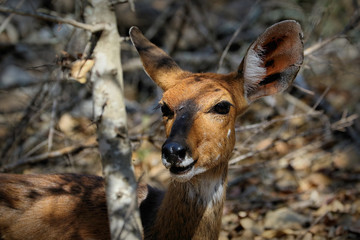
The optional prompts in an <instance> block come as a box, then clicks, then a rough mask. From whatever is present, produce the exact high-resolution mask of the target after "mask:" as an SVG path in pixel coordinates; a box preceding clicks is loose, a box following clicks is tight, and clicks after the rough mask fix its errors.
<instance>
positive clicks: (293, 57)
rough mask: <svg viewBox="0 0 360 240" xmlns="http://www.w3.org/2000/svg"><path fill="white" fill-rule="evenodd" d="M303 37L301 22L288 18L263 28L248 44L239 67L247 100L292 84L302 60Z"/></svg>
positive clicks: (279, 90)
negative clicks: (264, 29) (251, 42)
mask: <svg viewBox="0 0 360 240" xmlns="http://www.w3.org/2000/svg"><path fill="white" fill-rule="evenodd" d="M302 40H303V34H302V31H301V27H300V24H298V23H297V22H296V21H292V20H287V21H283V22H279V23H277V24H274V25H272V26H271V27H269V28H268V29H266V31H265V32H264V33H263V34H262V35H261V36H260V37H259V38H258V39H257V40H256V41H255V42H254V43H253V44H252V45H251V46H250V48H249V49H248V51H247V53H246V56H245V58H244V60H243V62H242V63H241V64H240V66H239V69H238V72H239V73H242V75H243V77H244V91H245V97H246V98H247V100H248V101H249V102H252V101H254V100H256V99H258V98H260V97H263V96H268V95H272V94H275V93H278V92H281V91H284V90H285V89H286V88H288V87H289V86H290V85H291V83H292V82H293V80H294V79H295V77H296V74H297V73H298V71H299V69H300V66H301V64H302V62H303V59H304V46H303V41H302Z"/></svg>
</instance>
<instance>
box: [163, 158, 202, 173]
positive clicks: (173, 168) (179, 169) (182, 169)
mask: <svg viewBox="0 0 360 240" xmlns="http://www.w3.org/2000/svg"><path fill="white" fill-rule="evenodd" d="M195 163H196V161H193V162H192V163H190V164H189V165H187V166H185V167H180V166H175V165H174V166H171V167H170V169H169V170H170V172H171V173H172V174H176V175H182V174H186V173H188V172H189V171H190V170H191V169H192V168H193V167H194V165H195Z"/></svg>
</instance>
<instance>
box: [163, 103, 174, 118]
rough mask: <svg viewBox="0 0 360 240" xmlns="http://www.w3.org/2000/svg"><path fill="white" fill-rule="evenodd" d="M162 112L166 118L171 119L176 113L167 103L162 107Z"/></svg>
mask: <svg viewBox="0 0 360 240" xmlns="http://www.w3.org/2000/svg"><path fill="white" fill-rule="evenodd" d="M161 112H162V114H163V116H164V117H171V116H172V115H174V112H173V111H171V109H170V108H169V106H168V105H167V104H166V103H164V104H162V105H161Z"/></svg>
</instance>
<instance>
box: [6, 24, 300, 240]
mask: <svg viewBox="0 0 360 240" xmlns="http://www.w3.org/2000/svg"><path fill="white" fill-rule="evenodd" d="M130 37H131V40H132V42H133V44H134V46H135V47H136V49H137V51H138V52H139V55H140V57H141V60H142V63H143V66H144V69H145V71H146V72H147V74H148V75H149V76H150V77H151V78H152V80H153V81H154V82H155V83H156V84H157V85H158V86H160V87H161V88H162V89H163V91H164V94H163V98H162V99H161V101H160V106H161V110H162V113H163V121H164V124H165V129H166V135H167V140H166V141H165V143H164V144H163V146H162V162H163V164H164V166H165V167H166V168H167V169H169V171H170V173H171V177H172V181H171V183H170V185H169V188H168V190H167V191H166V193H162V192H161V191H158V190H156V189H153V188H151V187H148V186H142V187H139V189H138V197H139V202H140V213H141V219H142V224H143V227H144V238H145V239H210V240H211V239H217V238H218V236H219V232H220V225H221V215H222V209H223V204H224V200H225V195H226V184H227V170H228V167H227V165H228V160H229V158H230V155H231V152H232V150H233V147H234V144H235V130H234V125H235V119H236V117H237V116H238V115H240V114H241V113H243V112H244V111H245V110H246V109H247V107H248V105H249V104H250V103H251V102H253V101H254V100H256V99H258V98H260V97H263V96H267V95H272V94H275V93H278V92H281V91H283V90H285V89H286V88H287V87H288V86H289V85H290V84H291V83H292V81H293V80H294V78H295V76H296V74H297V72H298V71H299V69H300V66H301V64H302V61H303V43H302V32H301V28H300V25H299V24H298V23H296V22H295V21H283V22H280V23H277V24H275V25H273V26H271V27H270V28H268V29H267V30H266V31H265V32H264V33H263V34H262V35H261V36H260V37H259V38H258V39H257V40H256V41H255V42H254V43H253V44H252V45H251V46H250V47H249V49H248V51H247V53H246V55H245V57H244V59H243V61H242V63H241V64H240V66H239V68H238V69H237V70H236V71H234V72H232V73H229V74H216V73H190V72H187V71H184V70H182V69H181V68H180V67H179V66H178V65H177V64H176V63H175V61H174V60H173V59H172V58H171V57H169V56H168V55H167V54H166V53H165V52H164V51H162V50H161V49H160V48H158V47H157V46H155V45H154V44H152V43H151V42H150V41H149V40H147V39H146V38H145V37H144V36H143V35H142V33H141V32H140V31H139V29H137V28H136V27H133V28H131V30H130ZM0 186H1V187H0V236H1V237H2V239H4V240H7V239H109V238H110V237H109V236H110V235H109V230H108V220H107V214H106V203H105V202H106V201H105V193H104V182H103V179H102V178H100V177H94V176H83V175H75V174H58V175H14V174H13V175H12V174H1V175H0Z"/></svg>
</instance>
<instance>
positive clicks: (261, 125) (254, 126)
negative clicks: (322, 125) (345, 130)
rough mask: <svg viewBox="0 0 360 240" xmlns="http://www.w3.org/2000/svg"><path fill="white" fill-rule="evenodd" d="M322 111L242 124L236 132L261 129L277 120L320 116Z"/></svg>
mask: <svg viewBox="0 0 360 240" xmlns="http://www.w3.org/2000/svg"><path fill="white" fill-rule="evenodd" d="M322 114H323V113H322V112H319V111H313V112H308V113H302V114H295V115H290V116H285V117H282V118H275V119H272V120H268V121H262V122H260V123H256V124H250V125H246V126H242V127H237V128H236V129H235V131H236V132H243V131H250V130H253V129H259V128H262V129H264V128H267V127H269V126H270V125H272V124H274V123H277V122H283V121H288V120H291V119H295V118H303V117H314V116H319V115H322Z"/></svg>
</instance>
